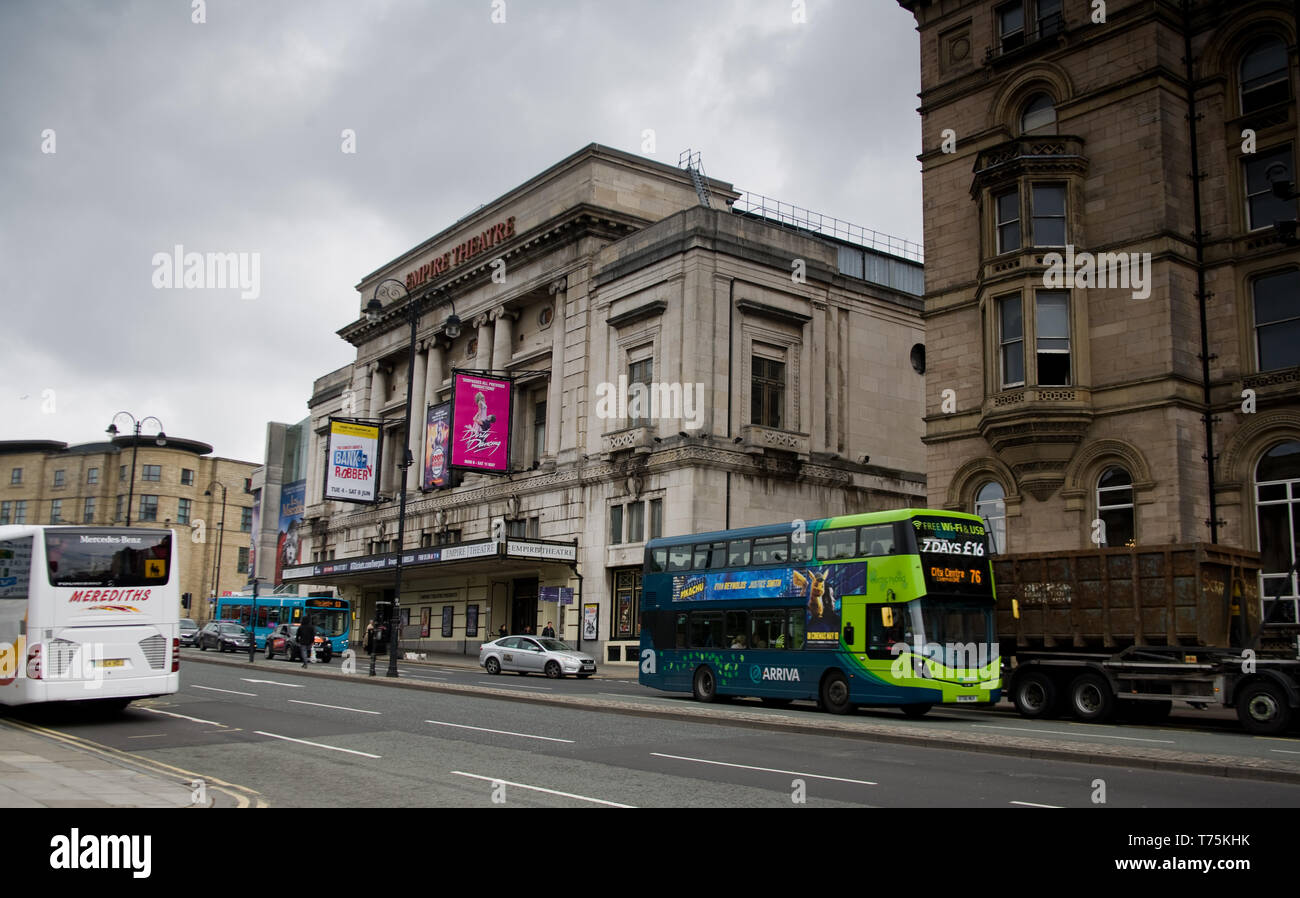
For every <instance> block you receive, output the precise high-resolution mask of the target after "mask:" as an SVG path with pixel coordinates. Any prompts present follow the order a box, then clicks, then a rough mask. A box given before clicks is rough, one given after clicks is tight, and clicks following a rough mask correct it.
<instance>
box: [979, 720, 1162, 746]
mask: <svg viewBox="0 0 1300 898" xmlns="http://www.w3.org/2000/svg"><path fill="white" fill-rule="evenodd" d="M971 727H972V728H975V729H982V730H1012V731H1014V732H1017V733H1048V734H1049V735H1053V736H1084V735H1087V736H1095V737H1096V738H1098V739H1123V740H1125V741H1126V742H1160V743H1163V744H1164V745H1177V744H1178V743H1176V742H1174V740H1172V739H1139V738H1137V737H1136V736H1107V735H1106V734H1105V733H1082V732H1080V731H1079V730H1075V731H1074V732H1073V733H1067V732H1062V731H1061V730H1034V729H1030V728H1028V727H997V726H993V725H992V724H988V723H972V724H971Z"/></svg>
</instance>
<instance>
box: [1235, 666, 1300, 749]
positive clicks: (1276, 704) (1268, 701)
mask: <svg viewBox="0 0 1300 898" xmlns="http://www.w3.org/2000/svg"><path fill="white" fill-rule="evenodd" d="M1237 719H1238V720H1239V721H1241V725H1242V727H1244V728H1245V730H1246V732H1248V733H1254V734H1255V735H1256V736H1276V735H1277V734H1279V733H1284V732H1286V729H1287V727H1289V726H1290V725H1291V709H1290V707H1288V706H1287V703H1286V693H1285V692H1283V691H1282V687H1281V686H1278V685H1277V684H1276V683H1270V682H1268V681H1267V680H1255V681H1254V682H1253V683H1247V684H1246V685H1245V686H1244V687H1242V689H1241V691H1239V692H1238V693H1237Z"/></svg>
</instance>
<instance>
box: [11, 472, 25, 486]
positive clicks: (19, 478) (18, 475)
mask: <svg viewBox="0 0 1300 898" xmlns="http://www.w3.org/2000/svg"><path fill="white" fill-rule="evenodd" d="M22 482H23V469H22V468H14V469H13V471H12V472H10V474H9V485H10V486H15V485H17V484H19V483H22Z"/></svg>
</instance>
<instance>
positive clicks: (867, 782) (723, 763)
mask: <svg viewBox="0 0 1300 898" xmlns="http://www.w3.org/2000/svg"><path fill="white" fill-rule="evenodd" d="M650 755H651V756H652V757H655V758H671V759H673V760H674V761H694V762H695V763H696V764H714V765H717V766H718V767H737V768H739V769H741V770H757V771H760V772H762V773H783V774H786V775H788V776H806V777H808V778H809V779H817V780H834V781H835V782H837V783H855V784H857V785H859V786H878V785H880V784H879V783H873V782H872V781H871V780H851V779H846V778H845V777H842V776H826V775H824V774H821V773H801V772H800V771H798V770H778V769H777V768H775V767H751V766H750V765H748V764H730V763H728V762H726V761H710V760H708V759H706V758H686V757H683V756H681V755H665V754H661V753H659V752H657V751H652V752H650Z"/></svg>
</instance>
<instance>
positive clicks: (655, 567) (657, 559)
mask: <svg viewBox="0 0 1300 898" xmlns="http://www.w3.org/2000/svg"><path fill="white" fill-rule="evenodd" d="M648 554H649V556H650V572H651V573H652V574H657V573H660V572H661V571H664V570H667V569H668V550H667V549H655V550H653V551H651V552H649V553H648Z"/></svg>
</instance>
